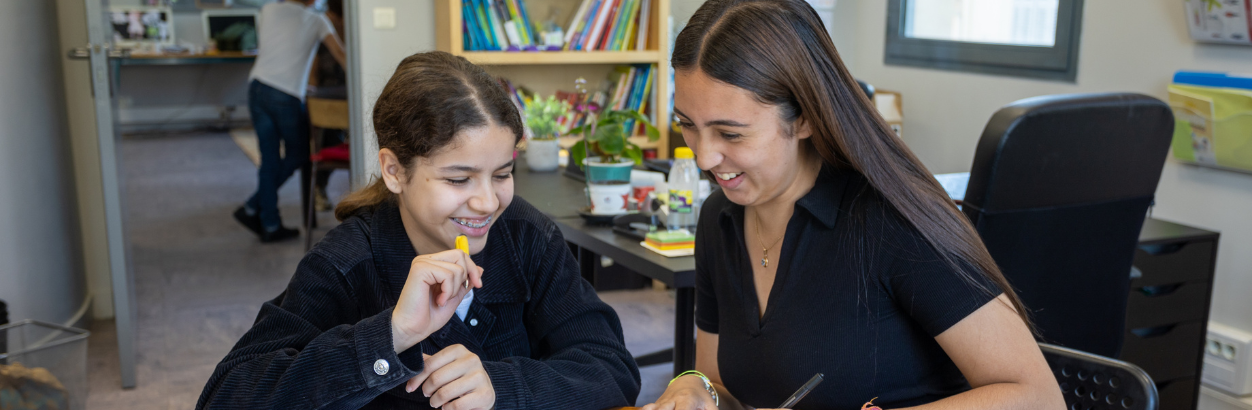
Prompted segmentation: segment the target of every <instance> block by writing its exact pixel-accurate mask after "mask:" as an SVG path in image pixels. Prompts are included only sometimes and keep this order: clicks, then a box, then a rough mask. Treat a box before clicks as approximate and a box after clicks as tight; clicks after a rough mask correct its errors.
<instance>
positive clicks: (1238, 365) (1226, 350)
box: [1202, 322, 1252, 396]
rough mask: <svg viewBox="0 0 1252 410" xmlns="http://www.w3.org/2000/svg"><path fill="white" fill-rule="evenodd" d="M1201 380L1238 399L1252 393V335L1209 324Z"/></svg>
mask: <svg viewBox="0 0 1252 410" xmlns="http://www.w3.org/2000/svg"><path fill="white" fill-rule="evenodd" d="M1202 380H1203V381H1204V384H1207V385H1209V386H1212V387H1213V388H1216V389H1218V390H1222V391H1225V392H1227V393H1230V394H1233V395H1235V396H1246V395H1249V394H1252V334H1249V333H1248V332H1245V331H1242V330H1239V329H1236V328H1233V327H1230V326H1226V325H1223V324H1220V323H1215V322H1209V328H1208V338H1207V339H1206V340H1205V343H1204V373H1203V376H1202Z"/></svg>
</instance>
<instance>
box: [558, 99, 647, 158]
mask: <svg viewBox="0 0 1252 410" xmlns="http://www.w3.org/2000/svg"><path fill="white" fill-rule="evenodd" d="M633 122H637V123H639V124H643V127H644V130H645V132H646V133H647V135H648V141H656V140H658V139H660V138H661V134H660V132H658V131H657V130H656V127H654V126H653V125H652V121H649V120H648V117H645V116H644V115H643V114H640V113H638V112H636V111H630V110H610V111H606V112H604V113H601V114H600V115H599V116H596V117H594V118H592V119H591V120H590V121H588V123H587V124H585V125H583V126H581V127H577V128H574V129H572V130H570V134H573V135H577V134H582V135H583V139H582V141H578V143H577V144H574V146H573V147H571V148H570V160H571V161H574V163H576V164H578V166H580V167H582V166H583V159H584V158H587V156H588V155H589V154H590V155H591V156H599V157H600V162H601V163H605V164H616V163H618V162H620V161H621V158H622V157H623V156H625V157H627V158H630V159H632V160H634V161H635V164H641V163H643V150H642V149H640V148H639V146H638V145H635V144H634V143H632V142H630V140H628V139H627V137H630V135H629V132H630V131H631V130H630V129H628V127H629V128H634V126H633V124H631V123H633ZM628 124H630V125H628Z"/></svg>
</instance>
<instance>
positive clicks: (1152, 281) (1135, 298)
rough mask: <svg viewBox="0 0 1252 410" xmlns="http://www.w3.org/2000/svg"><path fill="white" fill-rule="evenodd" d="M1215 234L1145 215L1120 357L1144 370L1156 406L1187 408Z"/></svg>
mask: <svg viewBox="0 0 1252 410" xmlns="http://www.w3.org/2000/svg"><path fill="white" fill-rule="evenodd" d="M1218 237H1219V234H1218V233H1216V232H1211V231H1206V230H1203V229H1198V228H1194V227H1190V226H1186V225H1180V224H1176V223H1172V222H1165V221H1161V220H1157V219H1151V218H1148V219H1147V220H1146V221H1145V222H1144V224H1143V230H1142V231H1141V232H1140V234H1139V246H1138V247H1137V248H1136V249H1135V259H1134V269H1133V270H1132V279H1131V282H1130V295H1129V298H1128V300H1127V302H1126V336H1125V339H1124V341H1123V342H1122V353H1121V357H1120V359H1121V360H1125V361H1127V362H1130V363H1134V364H1135V365H1138V366H1139V367H1141V368H1143V370H1144V371H1146V372H1148V375H1149V376H1151V377H1152V380H1153V381H1154V382H1155V383H1156V386H1157V392H1158V393H1159V394H1160V407H1159V408H1160V410H1192V409H1195V408H1196V400H1197V398H1198V397H1199V390H1200V369H1201V366H1202V364H1203V355H1204V340H1205V334H1206V331H1207V330H1206V327H1207V325H1208V317H1209V300H1210V299H1211V296H1212V291H1213V271H1214V267H1215V263H1216V261H1217V241H1218Z"/></svg>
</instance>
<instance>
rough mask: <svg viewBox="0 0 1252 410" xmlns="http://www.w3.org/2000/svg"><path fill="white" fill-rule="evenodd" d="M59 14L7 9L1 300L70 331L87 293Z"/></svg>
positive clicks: (39, 6) (14, 312)
mask: <svg viewBox="0 0 1252 410" xmlns="http://www.w3.org/2000/svg"><path fill="white" fill-rule="evenodd" d="M54 6H55V3H54V2H48V1H0V39H10V41H0V55H5V56H11V57H10V58H3V59H0V73H3V75H0V299H3V300H4V301H6V302H7V303H8V304H9V311H10V315H9V316H10V319H12V320H21V319H40V320H46V321H50V322H54V323H65V322H66V321H67V320H68V319H70V318H71V317H72V316H74V313H75V312H76V311H77V310H78V308H79V307H80V305H81V304H82V303H83V300H84V295H85V294H86V292H85V290H84V286H83V282H85V280H84V275H83V273H82V272H83V271H82V257H81V253H80V249H79V246H78V245H79V243H78V238H79V236H78V219H77V216H76V209H75V205H74V204H75V196H74V189H73V187H74V173H73V165H72V164H71V163H70V148H69V136H68V135H69V132H68V129H67V126H66V117H65V99H64V93H63V90H64V88H63V87H62V79H61V60H60V56H61V55H63V53H62V52H61V45H60V44H59V43H58V41H57V38H58V36H57V28H56V27H57V24H56V22H57V14H56V9H55V7H54ZM12 39H21V41H12ZM13 56H19V57H20V58H16V57H13Z"/></svg>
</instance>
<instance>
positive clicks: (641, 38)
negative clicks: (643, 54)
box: [635, 0, 652, 50]
mask: <svg viewBox="0 0 1252 410" xmlns="http://www.w3.org/2000/svg"><path fill="white" fill-rule="evenodd" d="M642 3H643V4H642V5H641V6H640V8H639V28H637V29H636V33H637V34H636V35H637V37H636V38H635V50H647V49H648V23H649V22H651V21H652V16H651V15H650V14H649V13H651V11H652V0H642Z"/></svg>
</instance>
